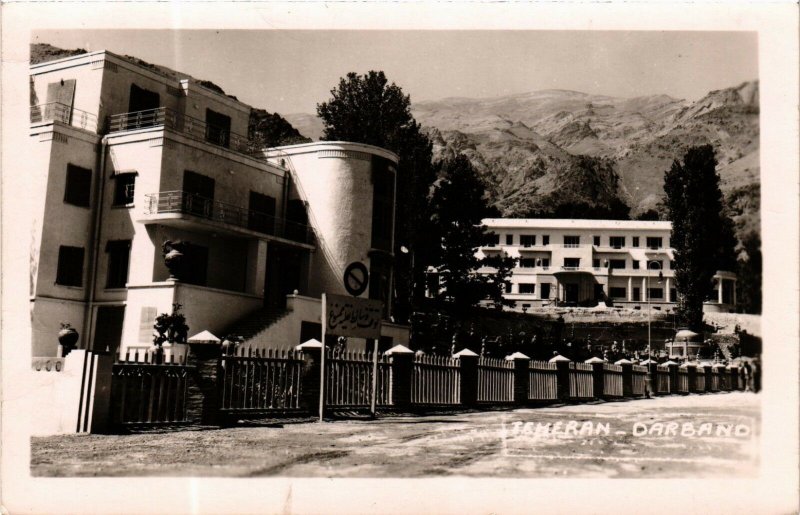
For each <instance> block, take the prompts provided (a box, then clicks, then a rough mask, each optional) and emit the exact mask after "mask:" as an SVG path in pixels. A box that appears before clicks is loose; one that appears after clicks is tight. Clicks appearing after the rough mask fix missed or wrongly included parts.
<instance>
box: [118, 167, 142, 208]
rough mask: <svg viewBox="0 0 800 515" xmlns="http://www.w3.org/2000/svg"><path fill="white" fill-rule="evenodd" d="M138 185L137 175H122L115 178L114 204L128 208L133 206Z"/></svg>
mask: <svg viewBox="0 0 800 515" xmlns="http://www.w3.org/2000/svg"><path fill="white" fill-rule="evenodd" d="M135 185H136V174H135V173H121V174H118V175H115V176H114V204H113V205H115V206H127V205H130V204H133V191H134V187H135Z"/></svg>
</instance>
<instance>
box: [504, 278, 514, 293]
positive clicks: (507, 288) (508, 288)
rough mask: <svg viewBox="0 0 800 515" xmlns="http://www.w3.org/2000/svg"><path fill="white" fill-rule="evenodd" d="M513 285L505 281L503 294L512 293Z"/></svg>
mask: <svg viewBox="0 0 800 515" xmlns="http://www.w3.org/2000/svg"><path fill="white" fill-rule="evenodd" d="M512 288H513V285H512V284H511V283H510V282H509V281H505V282H504V283H503V292H504V293H511V290H512Z"/></svg>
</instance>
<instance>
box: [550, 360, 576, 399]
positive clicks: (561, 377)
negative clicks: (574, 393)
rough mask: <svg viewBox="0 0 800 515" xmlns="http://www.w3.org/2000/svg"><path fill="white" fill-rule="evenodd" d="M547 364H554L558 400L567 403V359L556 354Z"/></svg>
mask: <svg viewBox="0 0 800 515" xmlns="http://www.w3.org/2000/svg"><path fill="white" fill-rule="evenodd" d="M548 363H555V364H556V392H557V393H558V400H559V401H561V402H567V401H568V400H569V364H570V363H571V361H570V359H569V358H565V357H564V356H562V355H561V354H556V355H555V356H553V357H552V358H550V360H549V361H548Z"/></svg>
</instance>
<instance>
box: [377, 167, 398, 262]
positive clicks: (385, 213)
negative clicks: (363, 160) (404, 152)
mask: <svg viewBox="0 0 800 515" xmlns="http://www.w3.org/2000/svg"><path fill="white" fill-rule="evenodd" d="M372 163H373V169H372V248H375V249H381V250H387V251H391V250H392V232H393V231H394V228H393V227H392V221H393V220H392V218H393V215H394V171H393V170H394V168H393V167H392V166H391V163H390V162H389V161H387V160H386V159H382V158H377V157H376V158H374V159H373V160H372Z"/></svg>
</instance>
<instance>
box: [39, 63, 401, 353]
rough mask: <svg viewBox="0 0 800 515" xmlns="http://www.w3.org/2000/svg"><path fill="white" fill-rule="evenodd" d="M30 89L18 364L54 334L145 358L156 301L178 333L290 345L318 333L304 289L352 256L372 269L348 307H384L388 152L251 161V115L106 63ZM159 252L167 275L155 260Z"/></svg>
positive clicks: (390, 198) (191, 89) (320, 286)
mask: <svg viewBox="0 0 800 515" xmlns="http://www.w3.org/2000/svg"><path fill="white" fill-rule="evenodd" d="M30 93H31V126H30V144H31V148H30V149H29V156H30V159H29V162H28V166H29V167H28V169H27V170H26V171H25V172H26V173H27V174H28V176H29V177H30V192H29V193H30V195H31V196H32V197H33V198H36V199H41V203H39V204H38V210H37V212H35V213H33V218H34V226H33V228H32V235H33V236H32V242H31V269H30V288H31V303H32V305H31V313H32V325H33V346H32V350H33V354H34V355H39V356H45V355H55V353H56V350H57V345H58V341H57V334H58V330H59V328H60V325H59V324H60V323H69V324H71V325H72V327H74V328H76V329H77V330H78V332H79V333H80V335H81V341H80V344H79V345H80V346H81V347H83V348H87V347H88V348H96V349H105V348H108V349H112V350H114V349H118V348H121V349H129V348H147V347H150V346H151V345H152V334H153V322H154V318H155V317H156V316H157V314H159V313H163V312H169V311H170V309H171V305H172V304H173V303H180V304H181V305H182V306H183V307H182V311H183V313H184V314H185V315H186V318H187V323H188V325H189V327H190V333H198V332H200V331H203V330H208V331H210V332H212V333H214V334H217V335H218V336H225V334H226V333H228V332H232V333H234V334H236V333H237V332H241V333H244V334H245V336H247V337H249V338H251V339H254V340H257V341H258V342H262V343H264V344H265V345H270V346H272V347H284V348H286V347H291V346H293V345H296V344H298V343H300V342H301V341H304V340H305V339H307V338H310V337H313V336H314V335H316V334H318V333H319V329H320V316H319V296H320V293H322V292H327V293H338V294H345V291H344V288H343V285H342V280H341V277H342V272H343V270H344V268H345V267H346V266H347V264H348V263H350V262H353V261H361V262H363V263H365V264H366V265H367V266H368V267H369V270H370V272H371V280H370V287H369V289H368V290H367V291H366V292H365V293H363V294H362V296H363V297H369V298H373V299H381V300H384V301H385V302H386V304H387V305H388V303H389V302H390V300H391V296H390V295H389V292H390V289H391V281H392V267H391V263H392V249H393V238H394V230H393V224H394V187H395V173H396V164H397V160H398V158H397V156H396V155H394V154H393V153H391V152H388V151H386V150H384V149H381V148H377V147H373V146H368V145H361V144H354V143H347V142H321V143H309V144H302V145H293V146H288V147H281V148H273V149H262V148H260V147H259V146H257V144H256V143H255V142H253V141H251V139H250V138H249V137H248V136H250V134H249V132H250V115H251V108H250V106H248V105H246V104H244V103H242V102H239V101H237V100H236V99H234V98H232V97H229V96H227V95H224V94H221V93H219V92H217V91H213V90H212V89H208V88H206V87H203V86H202V85H201V84H200V83H199V82H198V81H196V80H194V79H191V78H176V76H175V74H171V73H167V72H165V71H163V70H160V69H158V68H156V67H153V66H149V65H146V64H144V63H141V62H138V61H135V60H133V59H129V58H123V57H120V56H118V55H115V54H113V53H111V52H107V51H97V52H91V53H87V54H83V55H78V56H73V57H68V58H64V59H58V60H55V61H50V62H45V63H41V64H37V65H33V66H31V71H30ZM175 241H181V242H184V243H186V246H185V251H184V254H185V256H184V263H183V266H182V268H183V273H182V277H178V278H177V280H176V279H174V278H171V276H170V273H169V270H168V269H167V267H166V266H165V262H164V259H163V255H162V245H163V244H164V242H175ZM240 329H241V331H239V330H240ZM383 334H384V335H385V336H386V338H387V339H391V338H395V339H397V340H400V341H402V339H403V338H407V331H406V330H405V329H404V328H402V327H398V326H394V325H393V324H390V323H388V322H387V323H385V324H384V326H383ZM316 337H317V338H318V337H319V336H316ZM353 343H355V344H356V345H357V344H358V341H355V342H353ZM384 343H387V342H384Z"/></svg>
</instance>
